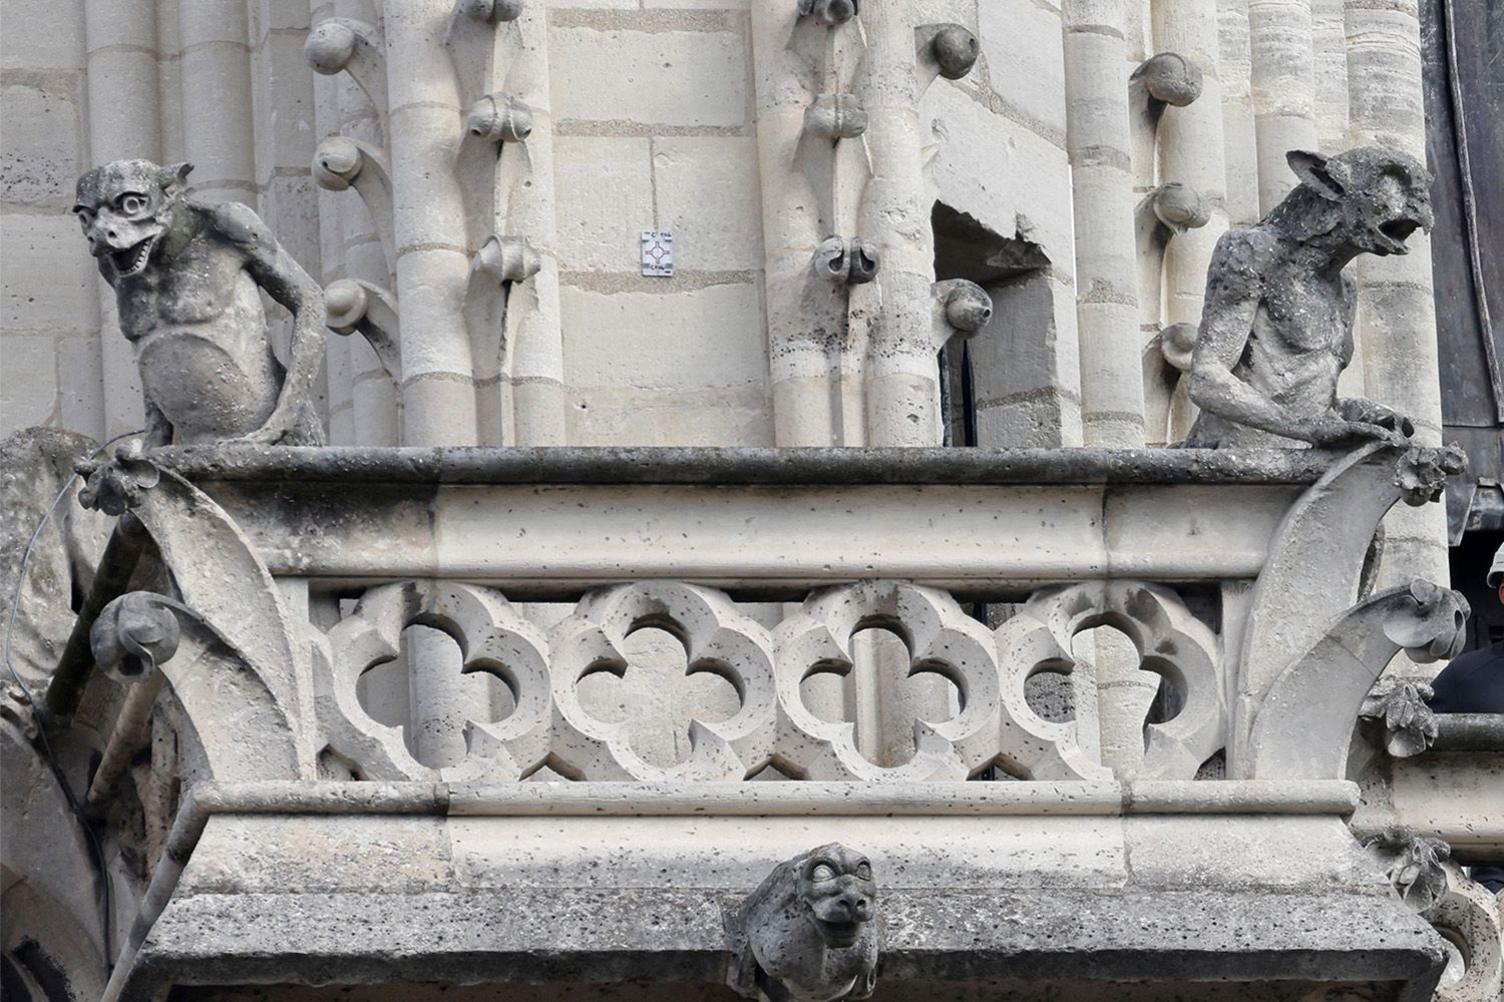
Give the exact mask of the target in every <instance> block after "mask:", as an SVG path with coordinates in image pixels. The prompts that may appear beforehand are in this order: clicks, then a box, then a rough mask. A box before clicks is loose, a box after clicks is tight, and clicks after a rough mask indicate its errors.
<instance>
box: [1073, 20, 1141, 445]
mask: <svg viewBox="0 0 1504 1002" xmlns="http://www.w3.org/2000/svg"><path fill="white" fill-rule="evenodd" d="M1126 7H1127V5H1126V3H1125V2H1124V0H1066V3H1065V6H1064V12H1065V18H1064V24H1065V99H1066V151H1067V153H1068V154H1069V156H1070V162H1071V169H1072V188H1073V194H1074V201H1075V233H1076V315H1077V331H1078V336H1079V339H1080V343H1081V423H1082V431H1083V438H1084V440H1085V443H1086V444H1087V445H1095V446H1108V447H1118V448H1132V447H1135V446H1142V445H1143V444H1144V389H1143V377H1142V373H1141V369H1142V365H1141V363H1140V361H1139V335H1138V325H1139V317H1138V287H1137V284H1138V276H1137V271H1136V261H1135V255H1136V241H1135V235H1134V225H1133V205H1134V200H1133V177H1132V163H1131V156H1130V152H1129V143H1130V137H1129V119H1128V71H1129V64H1128V58H1127V54H1128V49H1127V42H1126V39H1125V37H1124V28H1125V26H1126V24H1127V10H1126Z"/></svg>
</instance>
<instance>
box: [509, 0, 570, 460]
mask: <svg viewBox="0 0 1504 1002" xmlns="http://www.w3.org/2000/svg"><path fill="white" fill-rule="evenodd" d="M497 37H498V47H504V58H505V59H506V60H507V62H506V65H505V67H503V68H502V69H504V72H505V78H506V80H507V81H508V86H507V91H508V93H511V94H512V95H513V96H515V97H516V98H517V99H518V100H519V101H521V102H522V103H523V104H526V105H527V107H528V108H529V109H530V110H531V112H532V122H533V124H532V132H530V133H529V134H528V137H527V141H526V143H525V145H522V146H519V147H518V149H517V150H516V151H515V154H514V155H513V161H514V163H513V164H512V165H510V168H511V169H510V170H508V171H507V172H506V174H505V181H506V183H507V185H508V190H509V206H508V212H507V215H506V228H505V229H504V230H502V231H499V232H504V233H507V234H510V235H514V236H519V237H523V238H525V239H526V240H527V241H528V243H529V244H531V245H532V247H533V249H534V250H536V251H537V252H538V258H539V269H538V273H537V274H536V275H534V276H533V277H532V278H530V279H528V280H527V281H526V282H525V283H520V284H514V286H513V287H512V292H511V295H510V296H509V297H508V300H507V319H506V327H507V337H508V342H509V347H508V352H509V354H510V362H511V365H510V371H509V373H508V376H507V379H508V381H509V382H510V385H511V396H512V415H513V433H512V441H513V442H515V444H517V445H563V444H564V441H565V427H566V422H565V417H564V335H563V331H562V329H561V327H560V317H559V259H558V255H557V254H556V246H557V242H556V240H555V232H554V227H555V222H554V211H555V199H554V120H553V112H552V111H551V103H550V97H549V61H548V18H547V12H546V10H545V9H544V5H543V4H539V3H530V4H526V5H524V6H523V8H522V13H521V15H520V16H519V17H518V18H517V20H515V21H513V22H511V23H510V25H503V26H502V27H501V29H500V30H498V32H497ZM499 76H500V74H498V77H499ZM506 156H507V154H505V153H504V154H503V158H505V157H506Z"/></svg>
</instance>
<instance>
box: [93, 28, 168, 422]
mask: <svg viewBox="0 0 1504 1002" xmlns="http://www.w3.org/2000/svg"><path fill="white" fill-rule="evenodd" d="M84 45H85V50H86V52H87V63H86V66H87V71H88V72H87V84H88V96H89V157H90V159H91V160H92V161H93V162H94V163H95V164H103V163H108V162H109V161H111V160H132V159H138V158H139V159H143V160H158V159H160V158H161V156H162V134H161V128H160V125H159V121H160V119H159V116H158V108H157V12H156V4H155V3H154V2H153V0H87V2H86V3H85V4H84ZM98 291H99V315H100V324H99V357H100V375H101V378H102V380H103V391H104V427H103V429H102V430H103V435H104V438H103V440H104V441H107V440H109V439H111V438H114V437H115V436H116V435H122V434H125V433H126V432H129V431H134V430H136V429H137V428H141V427H143V424H144V422H145V417H144V412H143V410H142V402H141V376H140V373H139V371H138V370H137V368H136V352H135V349H134V348H133V347H132V346H131V343H130V342H129V341H127V340H126V339H125V337H124V336H123V335H122V334H121V333H120V317H119V315H118V314H117V313H116V309H115V290H114V289H112V288H110V286H109V285H108V283H106V282H105V281H104V279H100V280H99V286H98Z"/></svg>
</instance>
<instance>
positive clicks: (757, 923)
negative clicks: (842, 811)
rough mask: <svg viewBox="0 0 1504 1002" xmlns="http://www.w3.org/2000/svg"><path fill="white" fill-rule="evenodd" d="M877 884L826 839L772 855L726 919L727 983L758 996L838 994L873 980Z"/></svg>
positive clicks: (801, 999) (854, 995) (808, 999)
mask: <svg viewBox="0 0 1504 1002" xmlns="http://www.w3.org/2000/svg"><path fill="white" fill-rule="evenodd" d="M876 919H877V885H876V883H874V882H873V879H872V864H871V863H870V862H868V860H867V857H866V856H863V855H862V854H861V853H859V852H856V851H855V850H852V849H848V848H846V847H845V846H843V845H840V844H839V843H834V842H832V843H831V844H829V845H822V846H820V847H819V848H818V849H811V850H810V851H809V852H806V853H804V854H802V855H799V856H795V857H794V858H793V859H790V860H787V861H785V862H782V863H779V864H778V865H777V866H776V867H774V868H773V872H772V873H770V874H768V877H767V879H765V880H764V881H763V882H762V884H760V885H759V886H758V888H757V890H755V891H753V892H752V894H751V896H749V897H748V898H747V900H746V901H745V902H743V903H742V905H741V907H740V908H739V909H738V910H737V911H736V912H735V913H734V914H732V915H729V916H728V918H727V922H726V927H727V932H728V933H729V936H730V940H731V948H732V954H733V956H732V967H731V972H730V978H729V980H730V983H731V986H732V987H733V988H735V989H736V990H737V991H738V992H739V993H741V994H742V995H745V996H747V997H748V998H755V999H761V1000H764V1002H844V1000H846V999H864V998H869V997H870V996H871V995H872V992H873V990H874V989H875V988H876V987H877V955H878V929H877V921H876Z"/></svg>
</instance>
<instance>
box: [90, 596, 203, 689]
mask: <svg viewBox="0 0 1504 1002" xmlns="http://www.w3.org/2000/svg"><path fill="white" fill-rule="evenodd" d="M176 604H177V603H175V602H173V601H172V600H171V599H169V598H166V597H165V596H162V595H154V594H152V593H151V592H144V591H133V592H128V593H127V594H124V595H121V596H120V597H119V598H117V599H115V600H114V601H113V602H111V603H110V604H109V605H107V606H105V607H104V609H103V610H101V612H100V613H99V618H97V619H95V620H94V625H93V627H92V628H91V629H90V630H89V649H90V650H91V651H92V652H93V654H94V662H95V663H96V664H97V665H99V667H100V668H101V669H103V670H104V671H105V672H106V673H108V674H109V675H110V676H111V677H112V678H115V679H117V680H122V681H123V680H125V679H132V678H136V677H137V676H139V675H141V674H143V673H145V672H149V671H151V670H152V669H153V668H155V667H156V666H158V665H160V664H163V663H165V662H167V661H169V660H171V658H172V656H173V655H174V654H176V653H177V650H178V640H179V639H180V637H181V635H182V627H181V626H179V625H178V618H177V615H176V614H175V613H174V612H173V607H174V606H175V605H176Z"/></svg>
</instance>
